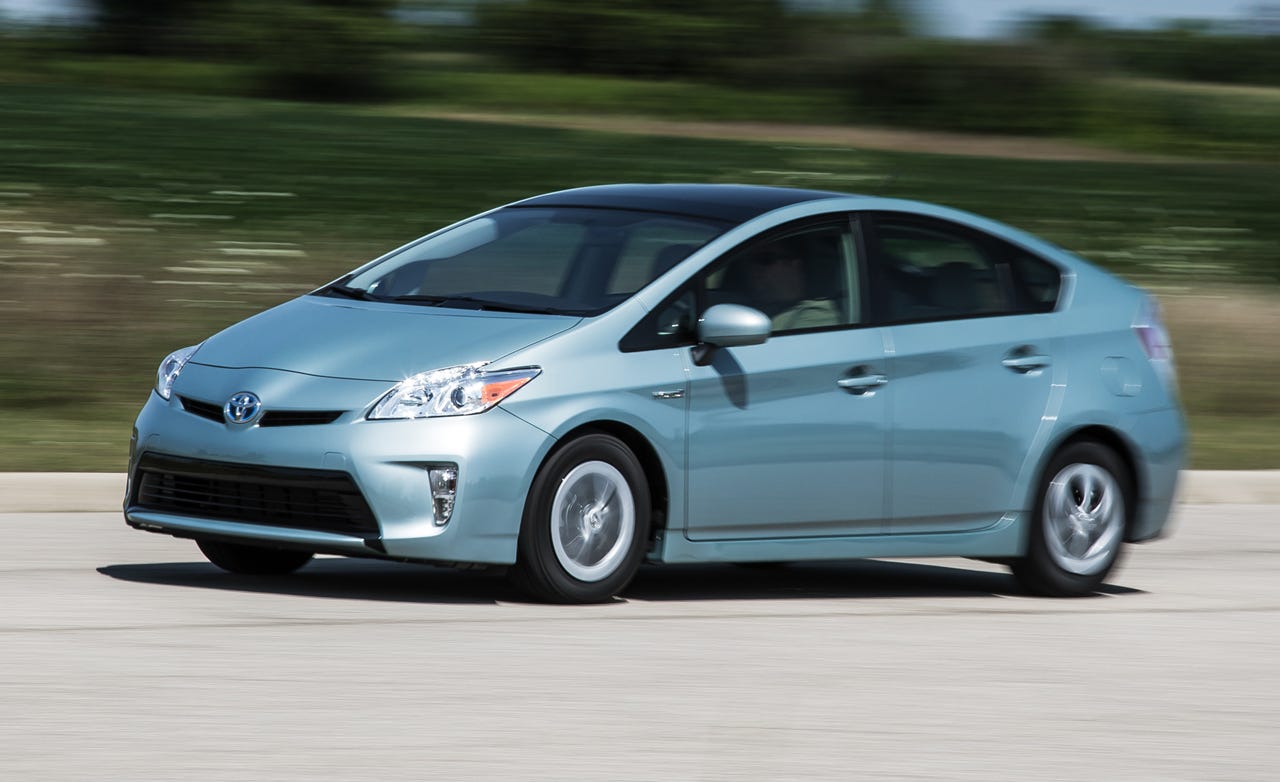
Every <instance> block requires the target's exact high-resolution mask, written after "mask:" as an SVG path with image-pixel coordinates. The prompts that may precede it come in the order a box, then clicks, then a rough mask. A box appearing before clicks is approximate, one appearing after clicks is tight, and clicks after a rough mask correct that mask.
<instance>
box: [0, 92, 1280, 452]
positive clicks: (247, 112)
mask: <svg viewBox="0 0 1280 782" xmlns="http://www.w3.org/2000/svg"><path fill="white" fill-rule="evenodd" d="M1268 99H1269V98H1268ZM401 108H402V107H401ZM1277 174H1280V165H1276V164H1270V163H1251V164H1246V163H1223V162H1217V163H1206V162H1196V161H1191V162H1186V163H1159V164H1136V163H1103V162H1069V163H1068V162H1042V161H1020V160H1002V159H995V158H968V157H958V156H943V155H931V154H908V153H893V152H872V151H866V150H859V149H852V148H848V147H840V146H835V145H824V144H816V143H803V142H797V143H779V142H770V143H762V142H757V143H753V142H748V141H718V140H708V139H682V138H670V137H648V136H635V135H614V134H608V133H590V132H582V131H568V130H555V129H547V128H531V127H518V126H510V125H496V124H480V123H466V122H456V121H444V120H439V119H421V118H414V117H409V116H403V111H399V110H396V109H395V107H388V108H385V109H384V108H380V107H377V106H372V107H370V106H365V107H359V108H354V107H342V106H327V105H316V104H294V103H277V102H268V101H261V100H251V99H245V98H235V97H225V96H209V95H206V96H188V97H176V96H172V95H168V94H165V93H161V92H131V91H120V90H110V89H103V88H99V89H88V88H85V87H70V86H57V85H48V84H46V85H40V86H24V85H15V84H10V85H0V333H3V334H4V336H5V338H4V339H3V340H0V366H3V367H4V370H3V372H2V373H0V470H105V471H120V470H123V468H124V462H125V455H126V450H127V443H128V436H129V427H130V423H131V421H132V418H133V416H134V415H135V414H136V412H137V409H138V408H139V407H140V406H141V404H142V403H143V401H144V400H145V398H146V395H147V394H148V393H149V389H150V387H151V384H152V382H153V379H154V372H155V367H156V364H157V363H158V362H159V360H160V359H161V358H162V357H163V356H164V355H165V354H166V353H167V352H169V351H170V350H172V349H174V348H176V347H180V346H182V345H187V344H192V343H194V342H197V341H199V340H200V339H202V338H203V337H205V336H207V335H208V334H209V333H211V332H212V331H215V330H217V329H219V328H221V327H223V326H226V325H228V324H230V323H233V322H235V321H237V320H240V319H242V318H243V317H245V316H247V315H249V314H251V313H253V312H256V311H259V310H261V309H264V308H266V307H268V306H271V305H273V304H275V303H278V302H280V301H283V300H285V299H287V298H289V297H291V296H293V295H296V294H298V293H301V292H303V291H305V290H308V289H310V288H312V287H315V286H316V285H319V284H321V283H323V282H325V281H327V280H329V279H332V278H333V277H336V276H337V275H339V274H340V273H342V272H343V271H345V270H346V269H348V268H350V267H352V266H354V265H356V264H357V263H359V262H361V261H363V260H366V259H368V258H370V257H373V256H374V255H377V254H379V253H380V252H382V251H384V250H387V249H390V248H391V247H394V246H396V245H398V244H400V243H402V242H404V241H406V240H408V239H411V238H413V237H415V236H418V235H420V234H422V233H425V232H426V231H428V230H431V229H434V228H436V227H439V226H440V225H443V224H445V223H448V222H450V221H452V220H455V219H457V218H460V217H463V216H465V215H467V214H470V213H473V212H475V211H478V210H480V209H483V208H487V207H490V206H493V205H495V204H498V203H502V202H505V201H509V200H513V199H516V198H520V197H523V196H527V195H531V194H534V193H538V192H544V191H548V190H554V189H559V188H564V187H573V186H578V185H585V184H595V183H601V182H617V181H695V182H750V183H759V184H778V185H792V186H801V187H819V188H826V189H834V190H844V191H851V192H869V193H877V194H888V195H894V196H902V197H911V198H922V199H926V200H931V201H938V202H941V203H946V204H949V205H952V206H957V207H960V208H963V209H969V210H972V211H975V212H979V213H982V214H986V215H989V216H992V217H995V218H997V219H1001V220H1004V221H1006V222H1009V223H1011V224H1014V225H1017V226H1019V227H1021V228H1025V229H1027V230H1030V231H1032V232H1035V233H1038V234H1040V235H1042V236H1045V237H1046V238H1048V239H1051V240H1053V241H1055V242H1057V243H1059V244H1061V245H1063V246H1065V247H1069V248H1071V249H1073V250H1075V251H1077V252H1079V253H1081V254H1082V255H1084V256H1086V257H1088V258H1090V259H1091V260H1094V261H1096V262H1098V263H1100V264H1102V265H1104V266H1107V267H1109V268H1111V269H1113V270H1115V271H1117V272H1118V273H1120V274H1123V275H1125V276H1127V277H1129V278H1130V279H1133V280H1134V281H1136V282H1139V283H1142V284H1145V285H1148V286H1151V287H1153V288H1154V289H1155V290H1157V291H1158V292H1160V293H1161V295H1162V298H1163V300H1164V302H1165V306H1166V313H1167V316H1168V320H1169V322H1170V325H1171V328H1172V330H1173V332H1174V338H1175V348H1176V350H1177V356H1178V365H1179V370H1180V375H1181V378H1182V380H1181V387H1182V393H1183V396H1184V399H1185V402H1186V404H1187V408H1188V412H1189V414H1190V419H1191V424H1192V433H1193V445H1192V465H1193V466H1195V467H1220V468H1241V469H1243V468H1263V467H1268V468H1274V467H1280V351H1277V346H1278V343H1280V338H1278V336H1277V335H1280V319H1278V318H1280V316H1278V315H1277V313H1280V308H1277V304H1280V286H1278V285H1277V283H1278V282H1280V263H1278V261H1277V247H1280V226H1278V225H1277V224H1276V221H1275V219H1274V212H1275V208H1276V206H1277V204H1280V177H1278V176H1277Z"/></svg>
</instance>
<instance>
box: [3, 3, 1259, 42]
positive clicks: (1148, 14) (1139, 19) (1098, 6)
mask: <svg viewBox="0 0 1280 782" xmlns="http://www.w3.org/2000/svg"><path fill="white" fill-rule="evenodd" d="M799 2H800V3H803V4H808V5H817V6H821V5H827V6H832V7H839V6H849V5H852V4H853V3H852V1H851V0H799ZM916 2H917V6H918V7H919V8H920V9H921V10H923V11H925V12H926V13H928V14H929V15H930V16H931V17H932V19H933V21H934V26H935V27H937V28H939V29H938V32H941V33H943V34H948V35H961V36H983V35H993V34H996V33H998V32H999V31H1000V29H1001V27H1002V25H1003V24H1005V23H1007V22H1009V21H1010V20H1012V19H1016V18H1017V16H1018V14H1020V13H1026V12H1032V13H1045V12H1052V13H1072V14H1088V15H1090V16H1095V17H1097V18H1099V19H1102V20H1104V21H1107V22H1109V23H1111V24H1116V25H1120V24H1125V25H1142V24H1149V23H1150V22H1151V21H1152V20H1155V19H1167V18H1171V17H1180V18H1181V17H1188V18H1209V19H1230V18H1235V17H1239V16H1242V15H1243V14H1244V13H1245V12H1246V11H1247V10H1248V9H1249V8H1250V7H1251V6H1256V5H1259V4H1260V2H1261V0H916ZM88 4H89V3H88V2H87V0H0V14H11V15H13V16H17V17H40V16H49V15H65V14H68V13H74V12H75V11H74V9H76V8H77V7H80V8H83V7H84V6H86V5H88Z"/></svg>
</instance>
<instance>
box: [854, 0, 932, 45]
mask: <svg viewBox="0 0 1280 782" xmlns="http://www.w3.org/2000/svg"><path fill="white" fill-rule="evenodd" d="M855 19H856V21H857V25H858V27H859V32H860V34H861V35H865V36H876V37H882V38H884V37H887V38H905V37H907V36H910V35H914V34H915V33H917V32H919V30H920V20H919V18H918V17H917V15H916V13H915V8H914V3H912V2H910V1H909V0H864V2H863V3H862V8H861V9H860V10H859V11H858V13H857V14H856V16H855Z"/></svg>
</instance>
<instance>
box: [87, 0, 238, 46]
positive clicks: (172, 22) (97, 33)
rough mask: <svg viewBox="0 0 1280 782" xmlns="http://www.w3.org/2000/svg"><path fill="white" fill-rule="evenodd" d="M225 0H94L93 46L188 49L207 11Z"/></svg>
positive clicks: (91, 41)
mask: <svg viewBox="0 0 1280 782" xmlns="http://www.w3.org/2000/svg"><path fill="white" fill-rule="evenodd" d="M221 4H224V0H92V6H91V9H90V13H91V16H92V24H93V32H92V34H91V35H90V36H89V38H88V41H87V42H88V44H89V45H90V47H92V48H94V49H96V50H98V51H104V52H109V53H112V54H133V55H143V56H146V55H161V54H175V53H179V52H182V51H186V50H188V47H189V45H190V43H191V40H192V38H193V37H194V33H195V30H196V29H197V28H198V27H199V25H200V24H202V23H203V22H204V21H207V18H208V17H207V12H208V11H209V10H210V9H211V8H213V7H216V6H218V5H221Z"/></svg>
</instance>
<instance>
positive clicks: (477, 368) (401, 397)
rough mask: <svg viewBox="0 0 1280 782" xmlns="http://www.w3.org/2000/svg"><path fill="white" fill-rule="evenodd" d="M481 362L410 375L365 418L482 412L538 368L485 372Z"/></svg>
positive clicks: (527, 380) (415, 416)
mask: <svg viewBox="0 0 1280 782" xmlns="http://www.w3.org/2000/svg"><path fill="white" fill-rule="evenodd" d="M483 366H484V365H483V364H468V365H466V366H461V367H449V368H448V369H436V370H432V371H431V372H423V373H422V374H419V375H414V376H413V377H411V378H409V379H408V380H405V381H403V382H401V383H400V384H399V385H397V386H396V387H395V388H393V389H391V390H390V391H389V392H387V395H386V396H384V397H382V398H381V399H379V400H378V403H377V404H376V405H374V406H373V410H371V411H370V412H369V418H370V419H371V420H376V419H380V418H435V417H437V416H445V415H471V414H473V413H483V412H484V411H485V410H488V409H489V408H491V407H493V406H494V405H496V404H498V403H499V402H501V401H502V400H504V399H506V398H507V397H508V396H511V394H513V393H515V391H516V389H518V388H520V387H521V386H523V385H524V384H525V383H528V382H529V381H530V380H533V379H534V378H535V377H537V376H538V373H539V372H541V371H542V370H541V369H539V368H538V367H524V368H522V369H506V370H502V371H499V372H489V371H486V370H484V369H482V368H481V367H483Z"/></svg>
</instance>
